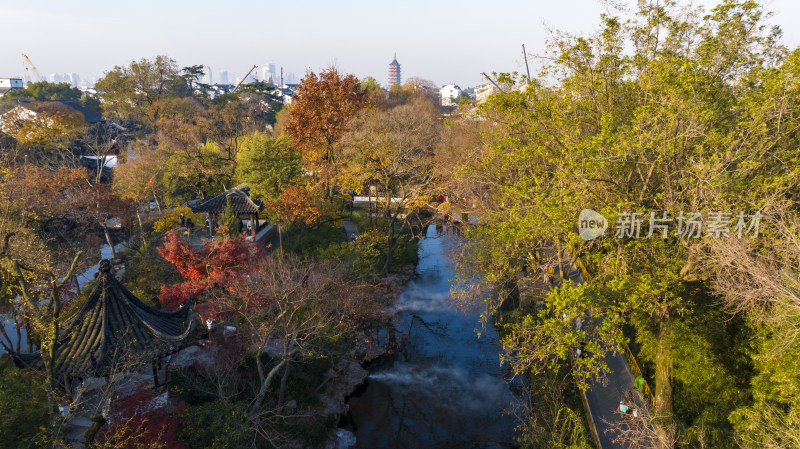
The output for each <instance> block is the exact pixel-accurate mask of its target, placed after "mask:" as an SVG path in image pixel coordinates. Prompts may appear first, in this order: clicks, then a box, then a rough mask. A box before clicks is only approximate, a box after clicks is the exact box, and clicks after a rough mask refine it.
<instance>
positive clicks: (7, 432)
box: [0, 358, 50, 449]
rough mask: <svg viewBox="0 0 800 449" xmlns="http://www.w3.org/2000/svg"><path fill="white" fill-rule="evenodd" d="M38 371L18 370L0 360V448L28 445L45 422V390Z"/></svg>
mask: <svg viewBox="0 0 800 449" xmlns="http://www.w3.org/2000/svg"><path fill="white" fill-rule="evenodd" d="M43 385H44V379H43V377H42V375H41V374H40V373H36V372H33V371H22V370H20V369H18V368H17V367H15V366H14V365H13V364H12V363H11V361H10V360H8V359H7V358H2V359H0V404H2V405H3V413H2V417H3V418H2V419H0V448H2V449H6V448H8V449H11V448H27V447H31V446H32V444H33V441H34V440H35V439H36V438H37V436H38V434H39V433H40V432H41V430H42V429H44V428H45V426H47V425H48V422H49V416H50V415H49V413H48V409H47V393H46V392H45V390H44V387H43Z"/></svg>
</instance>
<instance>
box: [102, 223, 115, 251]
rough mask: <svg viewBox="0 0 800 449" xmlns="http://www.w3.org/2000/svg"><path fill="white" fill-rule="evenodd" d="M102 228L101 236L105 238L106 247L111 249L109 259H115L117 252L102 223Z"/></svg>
mask: <svg viewBox="0 0 800 449" xmlns="http://www.w3.org/2000/svg"><path fill="white" fill-rule="evenodd" d="M101 226H103V235H104V236H105V237H106V243H108V247H109V248H111V258H112V259H116V258H117V251H116V250H115V249H114V242H112V241H111V235H110V234H109V233H108V228H107V227H106V225H105V223H102V224H101Z"/></svg>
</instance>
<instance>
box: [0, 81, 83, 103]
mask: <svg viewBox="0 0 800 449" xmlns="http://www.w3.org/2000/svg"><path fill="white" fill-rule="evenodd" d="M52 100H70V101H74V102H75V103H79V102H80V100H81V91H80V89H78V88H76V87H72V85H70V84H69V83H49V82H47V81H40V82H38V83H29V84H28V85H27V87H25V89H15V90H12V91H10V92H8V93H7V94H5V95H3V96H2V97H0V101H3V102H8V103H14V104H16V103H18V102H20V101H52Z"/></svg>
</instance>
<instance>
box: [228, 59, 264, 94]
mask: <svg viewBox="0 0 800 449" xmlns="http://www.w3.org/2000/svg"><path fill="white" fill-rule="evenodd" d="M257 68H258V66H257V65H254V66H253V68H252V69H250V71H249V72H247V75H245V76H244V78H242V80H241V81H239V84H237V85H236V87H234V88H233V90H232V91H231V92H236V89H238V88H239V86H241V85H242V83H243V82H244V80H246V79H247V77H248V76H250V74H251V73H253V70H255V69H257Z"/></svg>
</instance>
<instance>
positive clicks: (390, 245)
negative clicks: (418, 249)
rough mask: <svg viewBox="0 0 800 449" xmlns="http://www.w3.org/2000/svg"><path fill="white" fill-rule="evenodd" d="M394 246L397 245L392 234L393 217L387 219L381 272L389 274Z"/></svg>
mask: <svg viewBox="0 0 800 449" xmlns="http://www.w3.org/2000/svg"><path fill="white" fill-rule="evenodd" d="M395 246H397V239H396V238H395V236H394V219H392V220H389V236H388V237H387V239H386V263H385V264H384V266H383V274H389V269H390V268H391V267H392V259H393V257H394V248H395Z"/></svg>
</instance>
